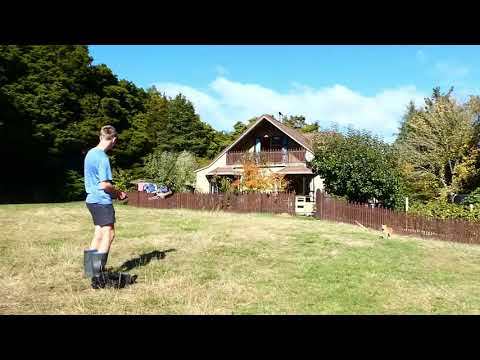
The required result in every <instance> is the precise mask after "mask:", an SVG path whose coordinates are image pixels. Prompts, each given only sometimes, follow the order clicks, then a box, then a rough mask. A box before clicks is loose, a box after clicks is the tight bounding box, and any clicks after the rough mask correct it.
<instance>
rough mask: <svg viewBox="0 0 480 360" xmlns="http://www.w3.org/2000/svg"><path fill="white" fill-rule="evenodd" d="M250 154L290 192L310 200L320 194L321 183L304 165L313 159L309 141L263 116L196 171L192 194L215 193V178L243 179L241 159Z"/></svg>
mask: <svg viewBox="0 0 480 360" xmlns="http://www.w3.org/2000/svg"><path fill="white" fill-rule="evenodd" d="M246 154H249V155H250V156H252V157H253V158H254V159H261V162H260V163H261V164H262V167H263V168H264V170H266V171H271V172H274V173H278V174H282V175H284V176H285V179H286V180H287V181H288V182H289V189H288V190H289V191H295V193H296V195H303V196H310V197H311V199H312V200H313V199H314V197H315V193H316V190H317V189H320V190H323V181H322V179H321V178H320V177H319V176H315V174H313V172H312V170H311V169H310V168H309V167H308V165H307V161H310V160H312V159H313V148H312V139H311V137H310V136H308V134H303V133H301V132H300V131H297V130H295V129H293V128H290V127H288V126H286V125H284V124H282V123H281V122H280V121H278V120H276V119H275V118H274V117H273V116H270V115H262V116H260V117H259V118H258V119H257V120H256V121H255V122H254V123H253V124H251V125H250V126H249V127H248V129H247V130H246V131H245V132H244V133H243V134H242V135H241V136H239V137H238V139H237V140H235V141H234V142H233V143H232V144H231V145H230V146H228V147H227V148H226V149H225V150H223V151H222V152H221V153H220V154H219V155H218V156H217V157H216V158H215V159H214V160H213V161H212V162H211V163H210V164H209V165H208V166H205V167H203V168H201V169H198V170H196V171H195V172H196V186H195V191H196V192H201V193H214V192H218V188H217V185H216V183H215V182H214V181H212V180H213V179H214V177H218V176H222V177H223V176H225V177H229V178H230V179H232V180H233V179H235V178H238V177H241V176H242V172H243V170H242V158H243V157H244V156H245V155H246Z"/></svg>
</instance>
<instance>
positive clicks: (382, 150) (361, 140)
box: [312, 129, 403, 207]
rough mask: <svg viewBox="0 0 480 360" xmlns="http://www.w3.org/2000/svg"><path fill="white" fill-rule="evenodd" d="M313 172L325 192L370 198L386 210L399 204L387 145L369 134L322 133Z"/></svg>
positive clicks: (354, 198)
mask: <svg viewBox="0 0 480 360" xmlns="http://www.w3.org/2000/svg"><path fill="white" fill-rule="evenodd" d="M314 155H315V156H314V159H313V160H312V167H313V169H314V171H315V172H316V173H317V174H319V175H320V176H321V177H322V178H323V179H324V184H325V189H326V191H327V192H329V193H331V194H334V195H337V196H344V197H347V198H348V200H350V201H359V202H366V201H368V200H372V199H373V198H375V199H377V200H380V201H382V202H383V203H384V205H385V206H388V207H400V206H401V205H402V201H403V198H402V190H403V187H402V182H401V178H400V174H399V173H398V171H397V169H396V165H397V164H396V160H395V156H394V153H393V151H392V149H391V147H390V145H388V144H386V143H384V142H383V141H381V140H380V139H378V138H376V137H374V136H373V135H371V134H369V133H368V132H362V131H358V130H352V129H350V130H348V132H347V134H345V135H344V134H341V133H338V132H325V133H321V134H320V135H319V136H318V137H317V139H316V142H315V144H314Z"/></svg>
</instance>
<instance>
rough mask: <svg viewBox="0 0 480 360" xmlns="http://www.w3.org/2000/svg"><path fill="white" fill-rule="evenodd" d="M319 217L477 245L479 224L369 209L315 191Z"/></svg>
mask: <svg viewBox="0 0 480 360" xmlns="http://www.w3.org/2000/svg"><path fill="white" fill-rule="evenodd" d="M315 216H316V217H317V218H319V219H324V220H332V221H338V222H343V223H349V224H354V225H358V224H361V225H363V226H365V227H369V228H372V229H376V230H381V226H382V225H383V224H385V225H387V226H389V227H391V228H392V229H393V231H394V233H398V234H403V235H414V236H419V237H423V238H435V239H440V240H447V241H455V242H461V243H468V244H480V223H475V222H469V221H463V220H442V219H435V218H428V217H424V216H417V215H411V214H407V213H404V212H397V211H393V210H390V209H385V208H372V207H369V206H368V204H360V203H347V202H344V201H340V200H336V199H333V198H331V197H328V196H326V195H324V194H323V193H322V192H320V191H317V194H316V213H315Z"/></svg>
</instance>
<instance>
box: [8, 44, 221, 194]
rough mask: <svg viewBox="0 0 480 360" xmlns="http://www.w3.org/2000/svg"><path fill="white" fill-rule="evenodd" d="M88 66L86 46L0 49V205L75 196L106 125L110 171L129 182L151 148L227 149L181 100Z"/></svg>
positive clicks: (207, 153)
mask: <svg viewBox="0 0 480 360" xmlns="http://www.w3.org/2000/svg"><path fill="white" fill-rule="evenodd" d="M92 60H93V59H92V58H91V57H90V55H89V52H88V47H87V46H74V45H67V46H63V45H61V46H60V45H51V46H50V45H49V46H26V45H22V46H13V45H1V46H0V153H1V154H2V155H3V157H2V159H3V161H4V163H3V165H4V167H5V168H8V169H9V171H8V172H7V173H6V174H5V175H4V176H2V177H0V196H1V198H0V202H12V201H22V202H23V201H29V202H31V201H52V200H54V201H61V200H66V199H71V198H72V196H74V195H72V194H80V190H79V189H80V187H79V183H80V180H81V175H82V174H83V159H84V156H85V154H86V152H87V151H88V150H89V149H90V148H92V147H93V146H95V145H96V143H97V142H98V132H99V129H100V128H101V126H103V125H106V124H111V125H113V126H115V127H116V129H117V131H118V134H119V141H118V144H117V146H116V147H115V148H114V149H113V150H112V152H111V154H110V155H111V163H112V167H118V168H119V169H123V170H126V169H131V170H132V172H131V173H132V176H136V177H139V176H142V172H143V161H142V160H143V158H144V156H146V155H147V154H149V153H151V152H152V151H154V150H155V149H157V148H159V149H160V150H165V151H174V152H177V153H179V152H181V151H183V150H189V151H192V152H193V153H194V154H195V155H196V156H197V157H199V158H211V157H213V156H215V155H216V154H217V153H218V152H219V151H220V150H221V149H223V148H224V147H225V146H226V145H225V144H226V143H228V142H229V141H228V139H227V137H228V136H227V135H226V133H222V132H217V131H216V130H215V129H213V128H212V127H211V126H209V125H207V124H206V123H204V122H203V121H201V119H200V117H199V116H198V115H197V114H196V113H195V109H194V107H193V104H192V103H191V102H189V101H188V100H187V99H186V98H185V97H184V96H183V95H179V96H177V97H175V98H173V99H170V98H167V97H166V96H164V95H163V94H161V93H159V92H158V91H157V90H156V89H155V88H152V89H148V90H147V91H145V90H143V89H141V88H139V87H137V86H135V84H133V83H131V82H129V81H127V80H123V79H120V80H119V79H118V78H117V76H116V75H115V74H114V73H113V72H112V71H111V70H110V69H109V68H108V66H107V65H105V64H99V65H93V64H92ZM19 144H22V146H19ZM18 189H22V190H21V191H19V190H18Z"/></svg>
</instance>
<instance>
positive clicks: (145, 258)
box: [114, 249, 176, 271]
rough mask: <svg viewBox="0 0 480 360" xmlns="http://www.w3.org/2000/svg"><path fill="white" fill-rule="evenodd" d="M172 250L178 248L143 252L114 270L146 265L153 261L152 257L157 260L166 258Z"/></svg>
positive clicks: (126, 269) (127, 269) (125, 269)
mask: <svg viewBox="0 0 480 360" xmlns="http://www.w3.org/2000/svg"><path fill="white" fill-rule="evenodd" d="M172 251H176V249H168V250H164V251H159V250H154V251H151V252H149V253H145V254H142V255H140V256H139V257H136V258H133V259H131V260H128V261H125V262H124V263H123V264H122V265H120V266H119V267H118V268H117V269H115V270H114V271H129V270H132V269H135V268H136V267H139V266H145V265H147V264H148V263H149V262H150V261H152V259H157V260H161V259H164V258H165V256H167V253H168V252H172Z"/></svg>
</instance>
